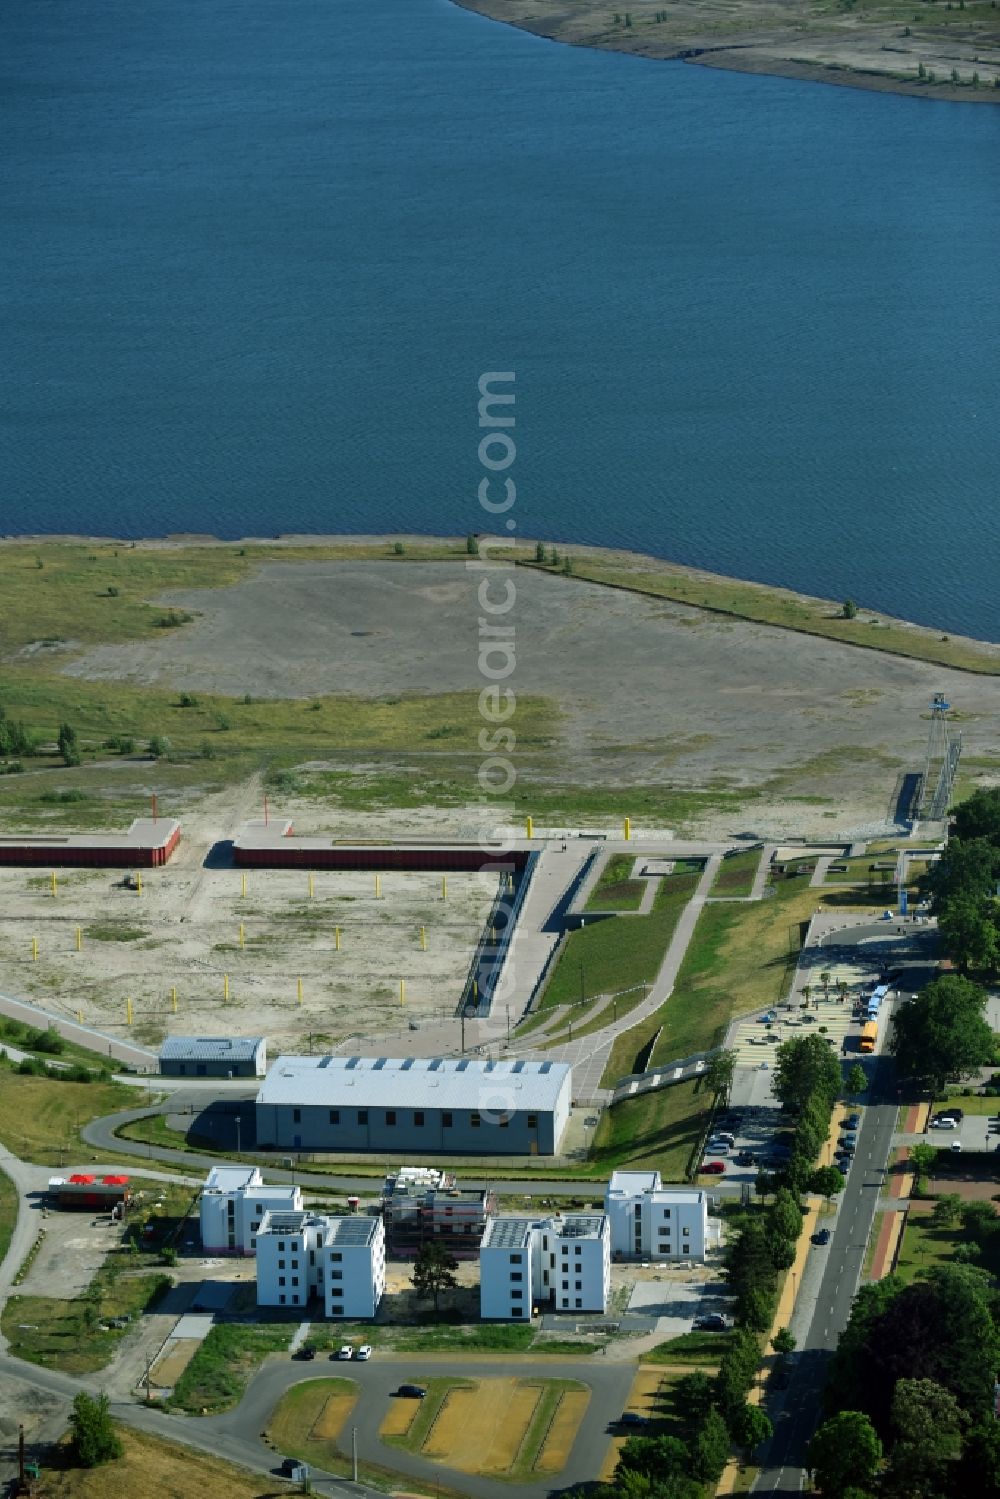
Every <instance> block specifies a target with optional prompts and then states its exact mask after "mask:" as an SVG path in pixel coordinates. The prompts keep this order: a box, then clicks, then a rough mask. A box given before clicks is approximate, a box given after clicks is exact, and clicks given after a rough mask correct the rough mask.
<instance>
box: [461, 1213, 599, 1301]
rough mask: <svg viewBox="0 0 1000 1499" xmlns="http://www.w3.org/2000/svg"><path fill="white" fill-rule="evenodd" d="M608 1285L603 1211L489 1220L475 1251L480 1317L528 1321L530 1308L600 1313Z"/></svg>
mask: <svg viewBox="0 0 1000 1499" xmlns="http://www.w3.org/2000/svg"><path fill="white" fill-rule="evenodd" d="M610 1287H611V1237H610V1226H609V1223H608V1219H607V1216H606V1215H605V1214H604V1213H574V1214H571V1215H569V1216H567V1217H565V1218H547V1219H543V1220H541V1221H539V1220H537V1219H532V1218H491V1219H490V1220H489V1222H488V1223H487V1225H486V1232H485V1234H484V1235H483V1242H482V1245H481V1246H480V1251H479V1311H480V1316H482V1317H487V1318H493V1319H503V1320H507V1321H522V1322H527V1321H529V1320H530V1318H531V1314H532V1311H533V1309H534V1308H535V1307H537V1306H539V1305H542V1304H548V1305H550V1306H554V1307H555V1309H556V1311H560V1312H574V1311H575V1312H602V1313H603V1312H605V1311H606V1310H607V1305H608V1295H609V1292H610Z"/></svg>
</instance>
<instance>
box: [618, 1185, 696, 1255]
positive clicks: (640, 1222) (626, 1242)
mask: <svg viewBox="0 0 1000 1499" xmlns="http://www.w3.org/2000/svg"><path fill="white" fill-rule="evenodd" d="M604 1211H605V1213H606V1214H607V1216H608V1220H609V1222H610V1225H611V1249H612V1253H613V1254H614V1256H615V1258H616V1259H640V1260H704V1258H705V1250H706V1247H707V1245H708V1243H709V1240H710V1233H709V1218H708V1195H707V1193H705V1192H699V1191H695V1190H688V1189H685V1188H683V1187H664V1186H662V1185H661V1183H660V1173H659V1172H658V1171H615V1172H614V1173H613V1174H612V1177H611V1180H610V1182H609V1183H608V1189H607V1192H606V1193H605V1196H604Z"/></svg>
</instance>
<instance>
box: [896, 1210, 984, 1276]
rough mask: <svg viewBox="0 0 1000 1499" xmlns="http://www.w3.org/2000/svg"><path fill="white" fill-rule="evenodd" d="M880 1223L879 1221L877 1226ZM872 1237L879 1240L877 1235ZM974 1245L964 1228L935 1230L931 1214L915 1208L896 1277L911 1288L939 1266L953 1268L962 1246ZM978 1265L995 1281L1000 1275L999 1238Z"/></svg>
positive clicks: (905, 1231)
mask: <svg viewBox="0 0 1000 1499" xmlns="http://www.w3.org/2000/svg"><path fill="white" fill-rule="evenodd" d="M879 1221H880V1220H879V1219H876V1223H878V1222H879ZM872 1237H873V1239H874V1238H875V1237H876V1235H875V1233H874V1232H873V1235H872ZM973 1242H974V1241H973V1239H972V1238H971V1237H970V1236H969V1235H968V1234H967V1233H966V1232H965V1230H964V1229H963V1228H962V1226H961V1224H955V1225H954V1226H953V1227H952V1228H935V1227H934V1225H933V1224H932V1223H931V1220H930V1213H929V1212H927V1213H923V1212H920V1211H918V1210H915V1209H914V1208H913V1207H911V1208H910V1211H909V1212H908V1213H907V1215H906V1227H905V1228H904V1230H903V1240H902V1243H901V1244H900V1246H899V1257H898V1260H897V1262H896V1269H895V1274H896V1275H898V1276H899V1278H900V1280H902V1281H905V1282H906V1284H909V1283H910V1281H913V1280H918V1279H919V1278H920V1277H921V1276H922V1275H924V1274H925V1273H926V1272H927V1271H928V1270H933V1269H934V1268H935V1267H936V1266H938V1265H947V1264H951V1263H952V1261H953V1257H954V1254H955V1250H956V1249H957V1248H958V1246H959V1245H960V1244H970V1245H971V1244H972V1243H973ZM975 1263H976V1264H977V1265H980V1266H982V1268H983V1269H984V1270H988V1271H989V1273H990V1274H991V1275H992V1276H993V1277H994V1278H995V1277H996V1276H997V1274H998V1273H1000V1244H997V1241H996V1236H994V1241H993V1243H992V1244H990V1243H989V1242H987V1247H986V1249H985V1250H984V1251H983V1253H982V1256H981V1257H980V1258H978V1259H977V1260H976V1261H975Z"/></svg>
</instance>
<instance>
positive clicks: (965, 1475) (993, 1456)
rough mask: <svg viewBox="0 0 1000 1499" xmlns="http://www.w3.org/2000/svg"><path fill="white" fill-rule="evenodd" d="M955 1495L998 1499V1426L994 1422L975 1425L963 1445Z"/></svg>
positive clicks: (999, 1455) (999, 1451) (999, 1449)
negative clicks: (972, 1495)
mask: <svg viewBox="0 0 1000 1499" xmlns="http://www.w3.org/2000/svg"><path fill="white" fill-rule="evenodd" d="M956 1479H957V1481H956V1484H955V1492H956V1493H957V1494H975V1495H976V1496H977V1499H1000V1427H998V1425H997V1423H996V1422H995V1421H993V1420H990V1421H987V1422H985V1423H984V1424H983V1425H982V1426H975V1427H973V1429H972V1430H971V1431H970V1432H968V1433H967V1435H966V1438H965V1441H964V1442H963V1443H962V1458H961V1461H960V1462H959V1464H958V1469H957V1474H956Z"/></svg>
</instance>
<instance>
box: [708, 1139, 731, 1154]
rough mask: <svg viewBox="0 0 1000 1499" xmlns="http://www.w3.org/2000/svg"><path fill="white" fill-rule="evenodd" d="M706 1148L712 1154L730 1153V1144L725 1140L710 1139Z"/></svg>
mask: <svg viewBox="0 0 1000 1499" xmlns="http://www.w3.org/2000/svg"><path fill="white" fill-rule="evenodd" d="M705 1149H706V1150H708V1151H710V1152H711V1154H712V1155H728V1154H729V1146H728V1145H727V1144H726V1142H725V1140H709V1142H708V1144H707V1145H706V1147H705Z"/></svg>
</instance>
